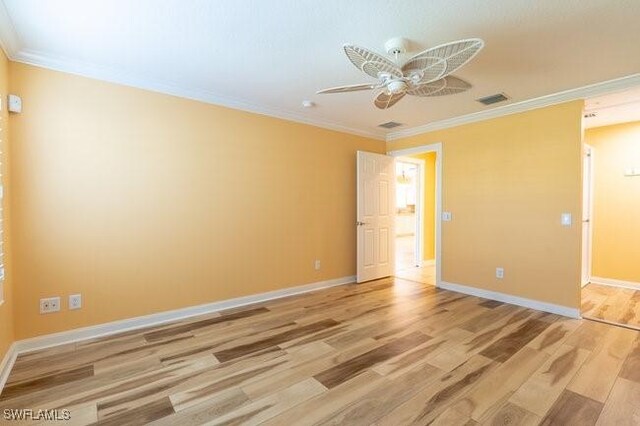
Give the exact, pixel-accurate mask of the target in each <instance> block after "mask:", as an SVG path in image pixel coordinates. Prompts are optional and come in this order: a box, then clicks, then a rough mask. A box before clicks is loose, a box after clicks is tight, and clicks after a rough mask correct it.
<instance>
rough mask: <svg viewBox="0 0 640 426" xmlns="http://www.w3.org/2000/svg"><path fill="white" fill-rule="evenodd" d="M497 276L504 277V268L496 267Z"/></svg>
mask: <svg viewBox="0 0 640 426" xmlns="http://www.w3.org/2000/svg"><path fill="white" fill-rule="evenodd" d="M496 278H498V279H503V278H504V268H496Z"/></svg>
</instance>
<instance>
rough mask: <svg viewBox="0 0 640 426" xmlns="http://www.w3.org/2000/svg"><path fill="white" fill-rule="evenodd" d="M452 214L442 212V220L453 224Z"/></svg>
mask: <svg viewBox="0 0 640 426" xmlns="http://www.w3.org/2000/svg"><path fill="white" fill-rule="evenodd" d="M452 218H453V217H452V215H451V212H442V220H443V221H445V222H451V219H452Z"/></svg>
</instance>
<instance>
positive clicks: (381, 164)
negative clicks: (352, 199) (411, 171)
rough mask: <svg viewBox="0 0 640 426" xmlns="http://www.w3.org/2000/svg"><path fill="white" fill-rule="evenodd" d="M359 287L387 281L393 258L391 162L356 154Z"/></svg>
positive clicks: (392, 161) (393, 203)
mask: <svg viewBox="0 0 640 426" xmlns="http://www.w3.org/2000/svg"><path fill="white" fill-rule="evenodd" d="M357 169H358V172H357V176H358V183H357V185H358V196H357V198H358V202H357V204H358V206H357V210H358V212H357V219H356V225H357V229H358V231H357V234H358V243H357V246H358V248H357V251H358V255H357V258H358V260H357V263H358V268H357V269H358V272H357V274H358V276H357V281H358V282H359V283H361V282H364V281H370V280H375V279H378V278H383V277H388V276H390V275H391V274H392V273H393V269H394V264H395V263H394V255H395V247H394V246H395V239H394V238H395V229H394V228H395V222H394V220H395V159H394V158H393V157H389V156H387V155H382V154H374V153H371V152H362V151H358V165H357Z"/></svg>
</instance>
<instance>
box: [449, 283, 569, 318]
mask: <svg viewBox="0 0 640 426" xmlns="http://www.w3.org/2000/svg"><path fill="white" fill-rule="evenodd" d="M438 287H440V288H443V289H445V290H451V291H455V292H458V293H464V294H468V295H471V296H477V297H482V298H485V299H491V300H496V301H498V302H504V303H510V304H512V305H518V306H523V307H525V308H530V309H535V310H538V311H544V312H550V313H552V314H558V315H562V316H565V317H570V318H580V309H579V308H570V307H568V306H562V305H555V304H553V303H547V302H540V301H538V300H533V299H525V298H524V297H518V296H512V295H510V294H506V293H498V292H497V291H490V290H484V289H481V288H477V287H469V286H466V285H460V284H454V283H448V282H445V281H441V282H440V285H439V286H438Z"/></svg>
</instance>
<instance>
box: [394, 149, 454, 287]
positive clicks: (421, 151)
mask: <svg viewBox="0 0 640 426" xmlns="http://www.w3.org/2000/svg"><path fill="white" fill-rule="evenodd" d="M428 152H435V153H436V287H440V284H441V282H442V186H443V185H442V164H443V160H444V158H443V155H442V142H436V143H432V144H428V145H421V146H416V147H413V148H406V149H398V150H393V151H387V155H390V156H392V157H405V156H409V155H415V154H425V153H428Z"/></svg>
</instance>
